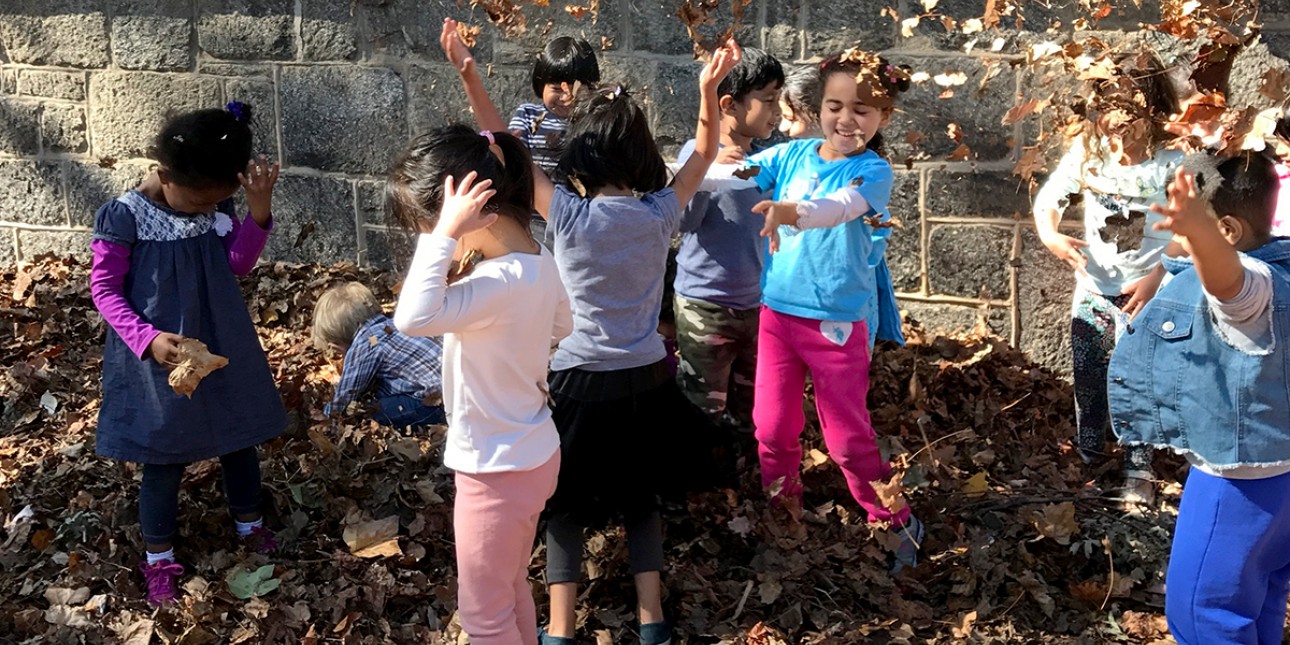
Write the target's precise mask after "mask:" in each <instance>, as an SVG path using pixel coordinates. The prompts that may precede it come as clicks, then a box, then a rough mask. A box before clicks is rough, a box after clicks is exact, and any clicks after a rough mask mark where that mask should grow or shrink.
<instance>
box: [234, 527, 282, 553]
mask: <svg viewBox="0 0 1290 645" xmlns="http://www.w3.org/2000/svg"><path fill="white" fill-rule="evenodd" d="M238 541H239V542H241V543H242V546H244V547H246V550H248V551H253V552H255V553H261V554H265V555H267V554H270V553H273V552H274V551H277V550H278V539H277V538H276V537H274V535H273V531H270V530H269V529H266V528H264V527H263V526H257V527H255V528H252V529H251V534H250V535H243V536H240V537H238Z"/></svg>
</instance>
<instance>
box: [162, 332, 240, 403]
mask: <svg viewBox="0 0 1290 645" xmlns="http://www.w3.org/2000/svg"><path fill="white" fill-rule="evenodd" d="M225 365H228V359H227V358H224V357H223V356H218V355H216V354H212V353H210V350H208V349H207V348H206V343H203V342H202V341H200V340H197V339H196V338H185V339H183V340H181V341H179V362H178V363H176V364H175V368H174V369H172V370H170V378H169V379H168V380H169V382H170V387H171V388H172V389H174V390H175V392H176V393H178V394H182V395H184V396H186V397H188V398H190V399H191V398H193V392H194V391H195V390H196V389H197V384H199V383H201V382H202V379H204V378H206V377H207V375H209V374H210V373H211V372H214V371H215V370H217V369H220V368H222V367H224V366H225Z"/></svg>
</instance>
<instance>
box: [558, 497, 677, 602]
mask: <svg viewBox="0 0 1290 645" xmlns="http://www.w3.org/2000/svg"><path fill="white" fill-rule="evenodd" d="M625 528H626V529H627V562H628V564H629V566H630V567H631V570H632V575H636V574H638V573H647V572H649V571H662V570H663V520H662V518H661V517H659V514H658V511H652V512H650V513H649V514H647V515H645V516H644V517H642V518H641V519H639V520H637V521H635V522H628V523H627V525H626V527H625ZM582 530H583V527H582V526H581V525H579V524H575V523H573V522H571V521H569V520H567V519H564V518H554V517H553V518H551V519H550V520H549V521H548V522H547V524H546V582H547V584H552V585H553V584H560V583H563V582H575V583H576V582H579V581H581V580H582Z"/></svg>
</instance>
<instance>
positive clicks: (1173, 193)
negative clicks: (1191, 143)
mask: <svg viewBox="0 0 1290 645" xmlns="http://www.w3.org/2000/svg"><path fill="white" fill-rule="evenodd" d="M1168 194H1169V203H1167V204H1163V205H1162V204H1153V205H1152V206H1151V210H1153V211H1155V212H1157V213H1160V214H1161V215H1164V217H1165V220H1164V221H1163V222H1156V224H1155V225H1154V226H1153V228H1154V229H1155V230H1157V231H1170V232H1172V233H1173V234H1174V235H1177V236H1180V237H1183V238H1190V237H1192V236H1194V235H1196V234H1198V233H1204V232H1208V231H1212V232H1218V218H1217V217H1214V215H1213V211H1212V210H1211V209H1210V207H1209V204H1207V203H1206V202H1205V200H1204V199H1202V198H1201V197H1200V194H1199V193H1197V192H1196V176H1195V175H1193V174H1191V173H1189V172H1187V171H1185V170H1183V169H1182V168H1179V169H1178V171H1177V172H1176V173H1175V174H1174V181H1173V183H1171V184H1169V190H1168Z"/></svg>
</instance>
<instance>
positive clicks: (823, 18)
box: [804, 0, 898, 58]
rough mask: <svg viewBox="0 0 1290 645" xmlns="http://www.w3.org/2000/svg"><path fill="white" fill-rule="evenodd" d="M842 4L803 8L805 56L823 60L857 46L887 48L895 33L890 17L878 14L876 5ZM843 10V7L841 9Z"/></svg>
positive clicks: (821, 3) (823, 4)
mask: <svg viewBox="0 0 1290 645" xmlns="http://www.w3.org/2000/svg"><path fill="white" fill-rule="evenodd" d="M852 6H853V7H855V9H854V10H848V9H850V7H846V5H840V4H835V3H832V2H827V1H821V0H816V1H815V2H812V3H809V4H807V5H806V29H805V30H804V32H805V36H806V55H807V56H808V57H809V56H820V57H822V58H827V57H829V56H832V55H834V54H840V53H842V51H843V50H845V49H847V48H848V47H853V46H856V45H857V44H858V45H859V46H860V47H861V48H863V49H866V50H868V51H878V50H882V49H887V48H888V47H891V46H892V45H894V44H895V42H896V36H897V35H898V31H897V28H896V24H895V23H894V22H892V20H891V19H890V18H887V17H885V16H882V15H879V13H880V11H881V6H879V4H878V3H872V4H871V3H867V2H863V3H862V2H857V3H856V4H855V5H852ZM844 7H846V8H844Z"/></svg>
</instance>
